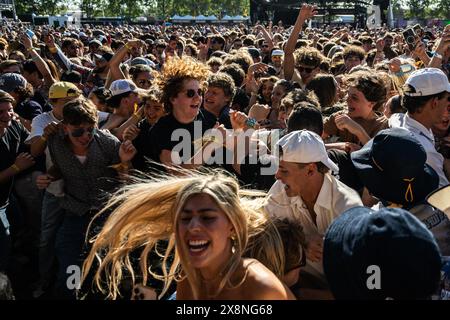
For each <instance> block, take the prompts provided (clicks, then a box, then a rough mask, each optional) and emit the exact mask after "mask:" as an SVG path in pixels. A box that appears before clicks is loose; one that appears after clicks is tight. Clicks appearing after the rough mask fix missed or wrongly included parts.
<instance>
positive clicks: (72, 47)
mask: <svg viewBox="0 0 450 320" xmlns="http://www.w3.org/2000/svg"><path fill="white" fill-rule="evenodd" d="M70 49H72V50H76V49H80V47H78V46H71V47H70Z"/></svg>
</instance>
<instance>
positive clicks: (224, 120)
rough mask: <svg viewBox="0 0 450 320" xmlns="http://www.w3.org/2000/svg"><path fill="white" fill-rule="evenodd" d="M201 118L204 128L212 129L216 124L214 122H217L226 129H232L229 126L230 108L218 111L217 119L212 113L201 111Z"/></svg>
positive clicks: (203, 109)
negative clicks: (202, 117) (202, 118)
mask: <svg viewBox="0 0 450 320" xmlns="http://www.w3.org/2000/svg"><path fill="white" fill-rule="evenodd" d="M201 111H202V113H203V116H204V120H203V121H204V123H205V125H206V126H208V127H210V128H212V127H214V125H215V124H216V122H219V123H220V124H223V125H224V126H225V128H227V129H233V127H232V126H231V120H230V108H229V107H223V108H222V110H221V111H220V114H219V117H216V116H215V115H214V114H213V113H211V112H209V111H208V110H206V109H205V108H202V109H201Z"/></svg>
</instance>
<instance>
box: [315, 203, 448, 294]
mask: <svg viewBox="0 0 450 320" xmlns="http://www.w3.org/2000/svg"><path fill="white" fill-rule="evenodd" d="M441 264H442V263H441V255H440V251H439V248H438V245H437V243H436V240H435V238H434V236H433V234H432V233H431V232H430V231H429V230H428V229H427V228H426V227H425V225H424V224H423V223H422V222H421V221H420V220H418V219H417V218H416V217H414V216H413V215H412V214H411V213H409V212H408V211H406V210H403V209H399V208H383V209H381V210H379V211H375V210H372V209H369V208H367V207H356V208H352V209H349V210H347V211H346V212H344V213H342V214H341V215H340V216H339V217H338V218H337V219H335V220H334V221H333V223H332V224H331V226H330V227H329V228H328V230H327V233H326V235H325V241H324V248H323V266H324V271H325V275H326V277H327V280H328V283H329V286H330V289H331V291H332V293H333V295H334V297H335V298H336V299H363V300H365V299H381V300H384V299H387V298H392V299H426V298H428V297H429V296H430V295H432V294H433V293H435V292H436V290H437V288H438V285H439V280H440V269H441ZM374 266H376V268H379V269H378V271H379V283H378V284H379V288H378V287H373V286H371V285H374V286H375V285H378V284H377V282H376V281H375V280H374V278H373V279H369V277H371V276H375V274H376V272H378V271H375V269H374ZM368 283H369V284H370V286H368Z"/></svg>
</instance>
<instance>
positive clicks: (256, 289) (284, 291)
mask: <svg viewBox="0 0 450 320" xmlns="http://www.w3.org/2000/svg"><path fill="white" fill-rule="evenodd" d="M244 268H245V269H246V270H247V276H246V279H245V281H244V283H243V284H242V285H243V286H244V288H245V298H246V299H249V300H291V299H295V296H294V295H293V294H292V292H291V291H290V290H289V288H288V287H286V286H285V285H284V284H283V283H282V282H281V280H280V279H278V277H277V276H276V275H275V274H274V273H273V272H272V271H270V270H269V269H268V268H267V267H266V266H264V265H263V264H262V263H261V262H259V261H257V260H255V259H245V260H244Z"/></svg>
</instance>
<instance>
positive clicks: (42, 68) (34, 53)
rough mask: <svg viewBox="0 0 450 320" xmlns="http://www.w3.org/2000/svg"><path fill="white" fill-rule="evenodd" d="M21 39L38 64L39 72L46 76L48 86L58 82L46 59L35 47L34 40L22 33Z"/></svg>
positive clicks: (45, 80)
mask: <svg viewBox="0 0 450 320" xmlns="http://www.w3.org/2000/svg"><path fill="white" fill-rule="evenodd" d="M20 40H21V41H22V44H23V45H24V46H25V49H26V50H27V52H28V53H29V54H30V58H31V60H32V61H33V62H34V63H35V64H36V67H37V68H38V70H39V72H40V73H41V74H42V76H43V77H44V82H45V84H46V85H47V86H49V87H50V86H51V85H52V84H53V83H55V82H56V80H55V79H54V78H53V76H52V74H51V72H50V69H49V68H48V66H47V63H45V61H44V59H42V57H41V56H40V55H39V54H38V53H37V51H36V50H35V49H34V48H33V42H32V41H31V39H30V38H28V36H26V35H24V34H22V35H21V36H20Z"/></svg>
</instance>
